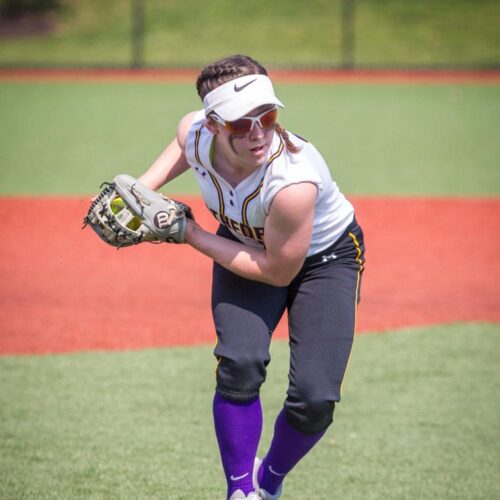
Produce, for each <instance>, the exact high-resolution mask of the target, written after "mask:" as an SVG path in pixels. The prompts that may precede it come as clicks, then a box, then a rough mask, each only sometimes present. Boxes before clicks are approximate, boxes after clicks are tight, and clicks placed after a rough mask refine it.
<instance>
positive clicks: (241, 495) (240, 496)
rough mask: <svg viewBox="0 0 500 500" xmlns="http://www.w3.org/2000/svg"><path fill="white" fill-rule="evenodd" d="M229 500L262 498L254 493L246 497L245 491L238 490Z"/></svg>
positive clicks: (258, 499) (256, 499)
mask: <svg viewBox="0 0 500 500" xmlns="http://www.w3.org/2000/svg"><path fill="white" fill-rule="evenodd" d="M229 500H260V496H259V494H258V493H257V492H255V491H252V492H251V493H249V494H248V495H245V493H243V491H241V490H236V491H235V492H234V493H233V494H232V495H231V496H230V497H229Z"/></svg>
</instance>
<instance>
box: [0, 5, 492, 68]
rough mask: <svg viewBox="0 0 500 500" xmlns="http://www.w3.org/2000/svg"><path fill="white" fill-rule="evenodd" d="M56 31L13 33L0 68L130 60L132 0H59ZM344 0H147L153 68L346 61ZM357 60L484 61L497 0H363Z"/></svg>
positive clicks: (488, 62) (147, 50)
mask: <svg viewBox="0 0 500 500" xmlns="http://www.w3.org/2000/svg"><path fill="white" fill-rule="evenodd" d="M61 3H62V4H63V9H62V10H61V12H60V14H59V16H58V17H57V22H56V28H55V30H54V31H53V32H52V33H51V34H50V35H48V36H40V37H35V38H33V37H28V38H25V39H23V38H19V37H16V38H10V39H9V38H7V39H3V40H2V43H1V44H0V65H16V64H21V65H22V64H53V65H58V64H59V65H61V64H62V65H96V64H97V65H109V64H111V65H122V66H127V65H129V64H130V61H131V52H132V51H131V31H132V19H131V5H132V2H130V1H129V0H107V1H106V2H102V1H99V0H85V1H83V0H72V1H66V2H61ZM341 3H342V2H341V0H310V1H303V0H302V1H296V2H294V3H293V8H290V2H289V0H273V2H268V1H265V0H246V1H245V2H239V3H235V2H233V1H231V0H211V1H210V2H199V1H197V0H184V1H182V2H179V1H170V2H163V1H162V0H144V5H145V12H144V16H145V30H146V32H145V38H144V62H145V64H146V65H153V66H154V65H167V66H195V67H199V66H200V65H204V64H206V63H207V62H208V61H210V60H213V59H215V58H218V57H220V56H221V55H225V54H228V53H238V52H241V53H250V54H253V55H254V56H255V57H256V58H257V59H259V60H262V61H263V62H264V63H265V64H270V65H274V66H292V67H293V66H295V67H296V66H308V67H311V66H312V67H317V66H328V67H332V66H338V65H340V64H341V62H342V42H341V35H342V33H341V32H342V27H341V18H342V9H341ZM354 11H355V21H354V33H355V34H354V59H355V62H356V63H357V64H358V65H361V66H363V65H365V66H370V65H381V66H393V65H405V66H415V65H416V66H419V65H430V66H432V65H456V66H457V65H458V66H463V65H472V66H474V65H476V66H478V65H479V66H481V65H482V66H497V67H498V64H499V61H500V49H499V47H500V35H499V32H498V29H497V27H498V20H499V16H500V8H499V4H498V2H497V1H495V0H419V1H418V2H408V1H406V2H405V1H401V0H377V1H376V2H374V1H371V0H356V2H355V9H354Z"/></svg>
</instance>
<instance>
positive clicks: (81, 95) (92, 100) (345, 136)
mask: <svg viewBox="0 0 500 500" xmlns="http://www.w3.org/2000/svg"><path fill="white" fill-rule="evenodd" d="M277 91H278V93H279V95H280V97H281V98H282V100H283V101H284V102H285V103H286V104H287V109H285V110H283V111H282V113H281V115H280V121H281V122H282V124H284V125H285V126H286V127H287V128H288V129H289V130H292V131H294V132H297V133H298V134H300V135H302V136H304V137H306V138H307V139H309V140H311V141H312V142H313V143H314V144H315V145H316V146H317V147H318V148H319V149H320V151H321V152H322V153H323V155H324V156H325V158H326V159H327V161H328V163H329V165H330V167H331V169H332V171H333V175H334V178H335V179H336V180H337V181H338V182H339V184H340V187H341V188H342V189H343V190H344V191H345V192H347V193H350V194H358V195H359V194H375V195H384V194H408V195H412V194H425V195H427V194H430V195H498V194H499V193H500V169H499V168H498V158H499V157H500V142H499V141H498V140H497V139H498V137H497V130H498V127H499V125H500V123H499V118H498V117H499V116H500V87H499V86H481V85H477V86H472V85H471V86H459V85H436V86H431V85H365V84H358V85H295V84H294V85H292V84H281V85H277ZM199 106H200V103H199V100H198V97H197V96H196V94H195V91H194V86H193V85H188V84H97V83H95V84H33V83H24V84H10V83H1V84H0V115H1V116H2V120H0V179H1V182H0V194H4V195H5V194H89V193H94V192H96V191H97V190H98V186H99V185H100V183H101V182H102V181H103V180H106V179H108V180H109V179H110V178H112V177H114V175H116V174H117V173H124V172H126V173H130V174H132V175H139V174H141V173H142V172H143V171H144V170H145V169H146V168H147V167H148V166H149V165H150V164H151V162H152V161H153V160H154V158H155V157H156V155H157V154H159V153H160V151H161V150H162V149H163V147H164V146H165V145H166V144H167V143H168V141H169V140H170V139H171V138H172V137H173V136H174V134H175V129H176V125H177V122H178V120H179V119H180V117H181V116H183V114H185V113H186V112H188V111H190V110H192V109H196V108H198V107H199ZM168 190H169V191H170V192H172V193H195V192H197V187H196V185H195V180H194V176H193V175H192V174H191V173H187V174H185V175H184V176H183V177H182V178H181V179H180V180H179V181H176V182H175V183H174V184H172V185H171V186H170V187H169V188H168Z"/></svg>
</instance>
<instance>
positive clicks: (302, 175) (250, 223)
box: [185, 110, 354, 256]
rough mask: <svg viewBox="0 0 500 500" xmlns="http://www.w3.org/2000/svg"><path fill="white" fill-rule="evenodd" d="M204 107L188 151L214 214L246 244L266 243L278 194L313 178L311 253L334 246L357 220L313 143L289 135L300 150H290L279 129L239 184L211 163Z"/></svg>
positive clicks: (193, 127) (210, 137)
mask: <svg viewBox="0 0 500 500" xmlns="http://www.w3.org/2000/svg"><path fill="white" fill-rule="evenodd" d="M204 124H205V112H204V110H201V111H199V112H198V113H196V115H195V117H194V120H193V123H192V124H191V128H190V130H189V133H188V136H187V140H186V148H185V155H186V159H187V161H188V163H189V164H190V165H191V167H192V168H193V170H194V173H195V176H196V180H197V181H198V184H199V185H200V190H201V195H202V196H203V199H204V201H205V204H206V205H207V207H208V209H209V210H210V212H211V213H212V214H213V215H214V217H215V218H216V219H217V220H218V221H219V222H220V223H221V224H223V225H224V226H226V227H227V228H228V229H229V230H230V231H231V233H233V234H234V236H236V238H238V239H239V240H240V241H241V242H242V243H245V244H247V245H250V246H260V247H261V246H262V245H263V242H264V224H265V219H266V217H267V215H268V213H269V208H270V206H271V203H272V201H273V198H274V196H275V195H276V193H278V192H279V191H280V190H281V189H283V188H284V187H286V186H289V185H291V184H297V183H300V182H311V183H313V184H315V185H316V186H317V188H318V196H317V199H316V206H315V209H314V223H313V231H312V237H311V244H310V247H309V250H308V252H307V256H310V255H313V254H316V253H318V252H321V251H322V250H324V249H326V248H328V247H329V246H330V245H332V244H333V243H334V242H335V241H336V240H337V239H338V238H339V237H340V235H341V234H342V233H343V232H344V231H345V229H346V228H347V226H348V225H349V224H350V223H351V222H352V221H353V219H354V208H353V207H352V205H351V203H349V201H348V200H347V199H346V198H345V196H344V195H343V194H342V193H341V192H340V191H339V188H338V187H337V184H336V183H335V181H334V180H333V179H332V177H331V175H330V171H329V169H328V166H327V165H326V163H325V161H324V160H323V157H322V156H321V155H320V153H319V152H318V151H317V149H316V148H315V147H314V146H313V145H312V144H310V143H309V142H307V141H305V140H303V139H301V138H299V137H297V136H294V135H292V134H290V139H291V140H292V142H293V143H294V144H296V145H297V146H299V147H300V148H301V150H300V151H299V152H298V153H290V152H287V150H286V148H285V144H284V142H283V140H282V139H281V137H280V135H279V134H277V133H275V134H274V137H273V141H272V145H271V148H270V150H269V155H268V158H267V161H266V162H264V163H263V164H262V165H261V166H260V167H259V168H258V169H257V170H255V171H254V172H253V173H252V174H251V175H249V176H248V177H246V178H245V179H244V180H243V181H241V182H240V183H239V184H238V185H237V186H236V187H233V186H231V185H230V184H229V183H228V182H227V181H226V180H225V179H224V178H223V177H221V176H220V175H219V174H218V173H217V172H216V170H215V168H214V166H213V164H212V152H213V143H214V137H215V136H214V135H213V134H212V133H211V132H210V131H209V130H208V129H207V128H206V127H205V126H204Z"/></svg>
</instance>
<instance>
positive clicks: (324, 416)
mask: <svg viewBox="0 0 500 500" xmlns="http://www.w3.org/2000/svg"><path fill="white" fill-rule="evenodd" d="M334 409H335V402H334V401H325V400H323V401H299V400H294V399H292V398H287V400H286V401H285V411H286V417H287V420H288V421H289V422H290V423H291V424H292V425H293V426H294V427H296V428H297V429H298V430H300V431H302V432H307V433H308V434H315V433H316V432H321V431H325V430H326V429H327V428H328V427H329V426H330V424H331V423H332V422H333V411H334Z"/></svg>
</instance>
